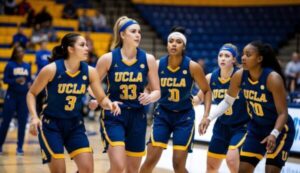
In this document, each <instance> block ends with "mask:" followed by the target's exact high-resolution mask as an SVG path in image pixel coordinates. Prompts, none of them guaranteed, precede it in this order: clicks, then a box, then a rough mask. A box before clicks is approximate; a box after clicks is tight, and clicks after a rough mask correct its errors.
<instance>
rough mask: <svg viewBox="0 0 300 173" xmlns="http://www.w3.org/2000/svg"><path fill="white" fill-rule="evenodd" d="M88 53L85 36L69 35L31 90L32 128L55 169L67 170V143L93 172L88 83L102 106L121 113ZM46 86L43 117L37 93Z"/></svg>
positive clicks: (78, 161) (80, 163)
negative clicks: (86, 101)
mask: <svg viewBox="0 0 300 173" xmlns="http://www.w3.org/2000/svg"><path fill="white" fill-rule="evenodd" d="M87 57H88V47H87V45H86V41H85V39H84V37H82V36H81V35H79V34H76V33H69V34H67V35H65V36H64V37H63V38H62V41H61V45H59V46H56V47H55V48H54V49H53V51H52V58H51V60H50V61H51V62H52V63H50V64H49V65H46V66H45V67H44V68H43V69H42V70H41V71H40V73H39V74H38V76H37V78H36V79H35V81H34V83H33V85H32V86H31V88H30V90H29V92H28V94H27V104H28V108H29V111H30V114H31V116H32V118H31V126H30V132H31V134H33V135H37V134H38V137H39V141H40V145H41V153H42V158H43V163H48V165H49V168H50V171H51V172H53V173H54V172H55V173H56V172H66V165H65V160H64V147H65V148H66V149H67V151H68V152H69V154H70V157H71V158H72V159H73V160H74V161H75V163H76V165H77V167H78V171H79V172H80V173H82V172H86V173H91V172H93V156H92V149H91V147H90V146H89V142H88V139H87V136H86V134H85V127H84V123H83V116H82V114H81V109H82V106H83V103H82V101H81V100H82V97H83V96H84V94H85V93H86V91H87V88H88V86H90V87H91V89H92V90H93V93H94V95H95V96H96V98H97V101H98V102H99V104H100V105H101V106H102V107H104V108H106V109H110V111H112V112H113V114H118V113H120V108H119V107H118V104H117V103H116V102H114V103H112V102H111V101H110V100H109V99H108V98H107V97H106V96H105V93H104V91H103V89H102V87H101V85H100V81H99V77H98V74H97V72H96V70H95V69H94V68H92V67H90V66H88V65H87V63H85V62H83V61H85V60H86V59H87ZM44 88H46V93H47V99H46V104H47V105H46V107H45V108H44V110H43V112H42V116H41V120H40V119H39V118H38V116H37V112H36V96H37V95H38V94H39V93H40V92H41V91H42V90H43V89H44Z"/></svg>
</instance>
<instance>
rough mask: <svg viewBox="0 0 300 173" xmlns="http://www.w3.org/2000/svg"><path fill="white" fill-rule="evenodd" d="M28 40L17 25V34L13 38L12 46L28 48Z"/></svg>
mask: <svg viewBox="0 0 300 173" xmlns="http://www.w3.org/2000/svg"><path fill="white" fill-rule="evenodd" d="M28 42H29V39H28V38H27V36H26V35H25V34H24V31H23V28H22V27H21V26H20V25H19V26H18V31H17V33H16V34H15V35H14V36H13V43H12V46H13V47H16V46H22V47H23V48H24V49H25V48H26V47H27V46H28Z"/></svg>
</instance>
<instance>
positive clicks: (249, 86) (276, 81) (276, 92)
mask: <svg viewBox="0 0 300 173" xmlns="http://www.w3.org/2000/svg"><path fill="white" fill-rule="evenodd" d="M242 64H243V68H244V69H241V70H238V71H237V72H236V73H235V74H234V75H233V77H232V79H231V83H230V87H229V89H228V91H227V94H226V95H225V98H224V100H223V101H221V102H220V103H219V105H218V106H217V108H216V109H215V110H214V111H213V112H212V113H211V114H210V116H209V117H208V118H207V119H206V120H205V124H204V125H203V128H202V129H201V130H202V131H203V132H205V130H206V128H207V125H208V124H209V122H210V121H211V120H212V119H214V118H215V117H218V116H220V115H222V114H223V113H224V112H225V111H226V110H227V109H228V108H229V107H230V106H231V105H232V104H233V103H234V101H235V99H236V97H237V95H238V92H239V90H240V89H241V92H242V93H243V94H244V97H245V99H246V101H247V107H248V108H247V109H248V110H249V113H250V114H251V116H252V119H251V121H250V122H249V123H248V130H247V137H246V140H245V142H244V144H243V146H242V149H241V153H240V160H241V162H240V166H239V172H240V173H248V172H253V171H254V168H255V167H256V165H257V163H258V162H259V161H260V160H261V159H262V158H263V157H264V155H265V153H267V154H266V158H267V161H266V168H265V169H266V170H265V171H266V172H267V173H271V172H272V173H274V172H275V173H279V172H280V170H281V168H282V166H284V164H285V162H286V160H287V158H288V154H289V151H290V149H291V146H292V144H293V141H294V136H295V127H294V123H293V120H292V118H291V116H289V115H288V112H287V104H286V99H285V98H286V93H285V87H284V76H283V74H282V72H281V68H280V65H279V63H278V61H277V59H276V56H275V53H274V51H273V49H272V48H271V46H269V45H268V44H264V43H262V42H258V41H255V42H251V43H249V44H248V45H246V47H245V48H244V51H243V56H242Z"/></svg>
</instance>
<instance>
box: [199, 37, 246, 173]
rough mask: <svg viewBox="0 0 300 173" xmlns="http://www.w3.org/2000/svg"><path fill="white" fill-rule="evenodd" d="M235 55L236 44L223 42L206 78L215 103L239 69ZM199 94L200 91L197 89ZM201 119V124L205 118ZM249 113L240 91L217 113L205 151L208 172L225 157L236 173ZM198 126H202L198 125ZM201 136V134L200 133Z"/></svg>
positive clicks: (218, 101)
mask: <svg viewBox="0 0 300 173" xmlns="http://www.w3.org/2000/svg"><path fill="white" fill-rule="evenodd" d="M237 57H238V49H237V47H236V46H235V45H233V44H230V43H227V44H224V45H223V46H222V47H221V48H220V50H219V54H218V64H219V68H218V69H217V70H215V71H214V72H212V73H210V74H208V75H207V76H206V79H207V81H208V83H209V84H210V87H211V90H212V93H213V100H214V103H216V104H218V103H220V102H221V101H222V100H223V99H224V96H225V94H226V91H227V89H228V87H229V84H230V79H231V77H232V75H233V74H234V73H235V72H236V71H237V70H238V68H236V67H235V64H236V62H237V59H236V58H237ZM199 94H200V96H201V95H202V92H201V91H200V93H199ZM206 118H207V117H204V118H203V121H201V122H202V124H203V123H205V119H206ZM249 119H250V116H249V115H248V112H247V108H246V102H245V98H244V96H243V93H242V92H240V93H239V97H238V99H237V100H236V101H235V103H234V105H233V106H232V107H230V108H229V109H227V110H226V112H225V113H224V114H223V115H222V116H220V117H219V118H218V119H217V121H216V123H215V125H214V128H213V136H212V138H211V140H210V142H209V148H208V153H207V166H206V169H207V172H208V173H213V172H218V170H219V168H220V165H221V163H222V160H223V159H224V158H226V162H227V166H228V168H229V170H230V172H232V173H235V172H238V169H239V158H240V155H239V147H240V146H241V145H242V144H243V142H244V140H245V137H246V131H247V125H246V123H247V122H248V121H249ZM200 126H201V125H200ZM201 135H202V134H201Z"/></svg>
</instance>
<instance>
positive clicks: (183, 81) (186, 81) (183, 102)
mask: <svg viewBox="0 0 300 173" xmlns="http://www.w3.org/2000/svg"><path fill="white" fill-rule="evenodd" d="M168 59H169V58H168V56H165V57H163V58H161V59H160V61H159V68H158V73H159V80H160V87H161V98H160V100H159V104H160V106H162V107H164V108H165V109H167V110H170V111H182V110H187V109H191V108H192V107H193V104H192V95H191V89H192V86H193V83H194V80H193V78H192V76H191V74H190V58H189V57H186V56H185V57H183V59H182V62H181V64H180V66H179V67H178V68H177V69H175V70H173V69H171V68H170V67H169V66H168Z"/></svg>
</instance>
